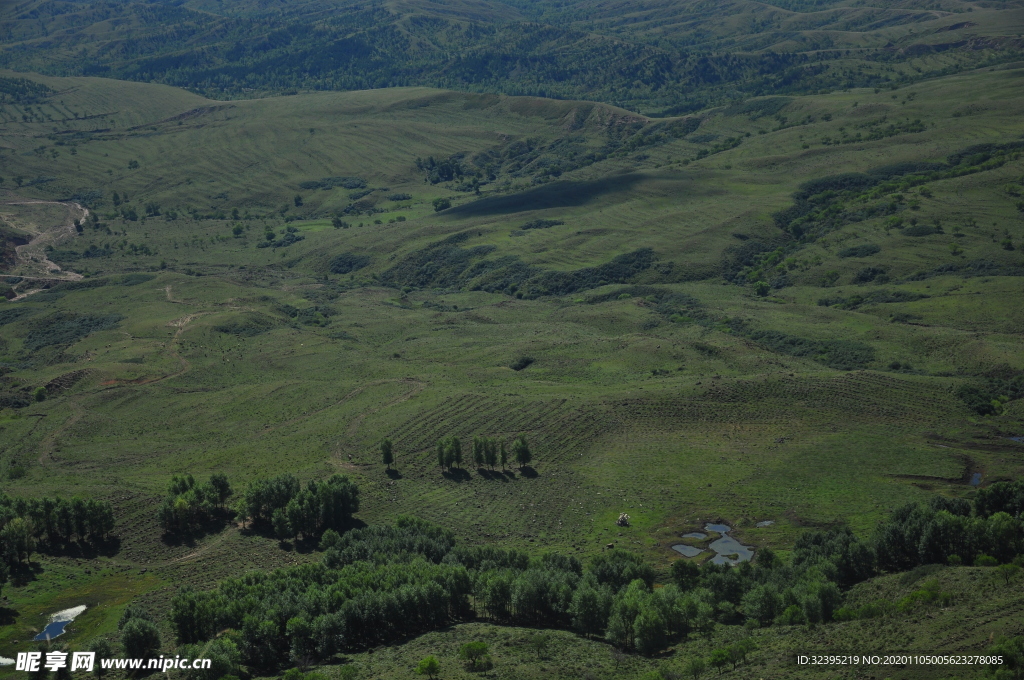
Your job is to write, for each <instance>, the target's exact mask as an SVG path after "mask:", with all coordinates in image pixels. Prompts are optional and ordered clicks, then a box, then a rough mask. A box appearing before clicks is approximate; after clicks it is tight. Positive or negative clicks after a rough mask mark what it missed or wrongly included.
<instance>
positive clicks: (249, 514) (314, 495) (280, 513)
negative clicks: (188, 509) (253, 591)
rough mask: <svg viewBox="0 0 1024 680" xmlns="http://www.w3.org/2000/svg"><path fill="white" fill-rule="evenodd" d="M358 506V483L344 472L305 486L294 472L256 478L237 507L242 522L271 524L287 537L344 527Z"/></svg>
mask: <svg viewBox="0 0 1024 680" xmlns="http://www.w3.org/2000/svg"><path fill="white" fill-rule="evenodd" d="M358 510H359V487H357V486H356V485H355V484H354V483H352V482H351V481H349V478H348V477H346V476H344V475H333V476H332V477H330V478H328V479H326V480H322V481H316V480H310V481H309V482H308V483H307V484H306V488H302V486H301V485H300V484H299V480H298V479H297V478H296V477H295V476H294V475H292V474H283V475H279V476H277V477H271V478H265V479H257V480H255V481H253V482H250V483H249V485H248V486H247V487H246V489H245V492H244V493H243V494H242V498H241V499H240V500H239V502H238V504H237V505H236V511H237V512H238V515H239V517H240V518H241V519H242V521H243V522H246V521H250V522H253V523H256V524H263V525H266V526H270V527H271V528H272V529H273V531H274V534H275V535H276V536H277V537H278V538H280V539H282V540H284V539H286V538H295V537H297V536H301V537H302V538H319V537H320V536H321V535H322V534H323V533H324V532H325V531H326V530H328V529H333V530H335V531H338V530H342V529H344V528H345V527H346V525H347V524H348V522H349V520H351V518H352V514H353V513H355V512H358Z"/></svg>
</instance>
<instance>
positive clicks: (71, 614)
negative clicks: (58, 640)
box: [32, 604, 85, 640]
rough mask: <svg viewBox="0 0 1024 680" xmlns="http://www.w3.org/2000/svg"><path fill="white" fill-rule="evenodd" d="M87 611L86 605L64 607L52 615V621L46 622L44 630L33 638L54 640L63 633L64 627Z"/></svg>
mask: <svg viewBox="0 0 1024 680" xmlns="http://www.w3.org/2000/svg"><path fill="white" fill-rule="evenodd" d="M84 611H85V605H84V604H83V605H79V606H78V607H72V608H71V609H64V610H63V611H59V612H57V613H55V614H51V615H50V622H49V623H48V624H46V627H45V628H43V631H42V632H41V633H39V635H36V636H35V637H34V638H32V639H33V640H52V639H53V638H55V637H57V636H59V635H63V634H64V629H65V628H66V627H67V625H68V624H69V623H71V622H72V621H74V620H75V617H76V616H78V615H79V614H81V613H82V612H84Z"/></svg>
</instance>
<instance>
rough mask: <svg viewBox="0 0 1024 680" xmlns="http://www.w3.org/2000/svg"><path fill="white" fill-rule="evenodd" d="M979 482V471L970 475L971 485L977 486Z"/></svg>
mask: <svg viewBox="0 0 1024 680" xmlns="http://www.w3.org/2000/svg"><path fill="white" fill-rule="evenodd" d="M979 484H981V473H980V472H975V473H974V474H973V475H971V486H978V485H979Z"/></svg>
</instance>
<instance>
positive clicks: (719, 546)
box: [672, 524, 754, 565]
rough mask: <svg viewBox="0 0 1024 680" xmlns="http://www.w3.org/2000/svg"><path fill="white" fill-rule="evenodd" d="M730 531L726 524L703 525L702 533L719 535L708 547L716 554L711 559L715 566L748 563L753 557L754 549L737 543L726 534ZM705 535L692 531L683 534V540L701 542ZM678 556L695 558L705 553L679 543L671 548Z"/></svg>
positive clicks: (697, 548) (700, 549) (701, 549)
mask: <svg viewBox="0 0 1024 680" xmlns="http://www.w3.org/2000/svg"><path fill="white" fill-rule="evenodd" d="M731 530H732V527H730V526H729V525H728V524H706V525H704V531H710V532H714V533H716V534H721V538H718V539H715V540H714V541H712V542H711V545H709V546H708V547H709V548H711V549H712V550H714V551H715V552H716V553H717V554H716V555H715V556H714V557H712V558H711V561H712V562H714V563H715V564H733V565H735V564H739V563H740V562H749V561H750V560H751V559H753V557H754V549H753V548H752V547H750V546H748V545H743V544H742V543H740V542H739V541H737V540H736V539H735V538H733V537H732V536H729V535H728V533H729V532H730V531H731ZM707 537H708V536H707V534H703V533H701V532H699V531H694V532H691V533H688V534H683V538H691V539H696V540H698V541H702V540H704V539H706V538H707ZM672 549H673V550H675V551H676V552H677V553H679V554H680V555H683V556H685V557H696V556H697V555H700V554H701V553H703V552H704V551H705V548H699V547H695V546H692V545H686V544H685V543H679V544H677V545H674V546H672Z"/></svg>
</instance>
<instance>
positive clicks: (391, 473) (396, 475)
mask: <svg viewBox="0 0 1024 680" xmlns="http://www.w3.org/2000/svg"><path fill="white" fill-rule="evenodd" d="M384 474H386V475H387V476H388V477H390V478H391V479H402V473H401V472H399V471H398V470H391V469H388V470H385V471H384Z"/></svg>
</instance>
